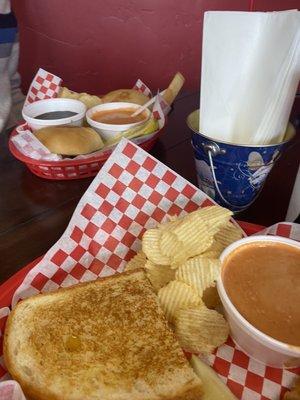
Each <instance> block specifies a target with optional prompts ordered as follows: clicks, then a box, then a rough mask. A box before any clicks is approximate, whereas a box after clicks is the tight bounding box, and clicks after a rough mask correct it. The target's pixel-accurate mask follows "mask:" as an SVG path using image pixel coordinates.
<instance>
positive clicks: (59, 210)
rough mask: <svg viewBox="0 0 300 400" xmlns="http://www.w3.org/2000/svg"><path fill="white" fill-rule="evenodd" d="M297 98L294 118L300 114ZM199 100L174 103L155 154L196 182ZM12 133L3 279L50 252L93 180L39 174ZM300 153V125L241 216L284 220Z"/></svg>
mask: <svg viewBox="0 0 300 400" xmlns="http://www.w3.org/2000/svg"><path fill="white" fill-rule="evenodd" d="M299 100H300V99H297V101H296V103H295V105H294V109H293V112H292V117H291V119H292V120H293V119H294V118H295V116H297V115H298V117H299V115H300V101H299ZM198 104H199V93H185V94H182V95H181V96H180V98H178V99H177V100H176V101H175V103H174V109H173V111H172V112H171V113H170V115H169V119H168V124H167V127H166V130H165V133H164V135H163V136H162V137H161V138H160V139H159V141H158V142H157V143H156V145H155V146H154V148H153V149H152V150H151V154H152V155H153V156H154V157H156V158H158V159H159V160H160V161H162V162H163V163H165V164H166V165H168V166H169V167H170V168H172V169H174V170H175V171H176V172H178V173H179V174H180V175H182V176H183V177H184V178H186V179H187V180H189V181H190V182H192V183H194V184H196V171H195V166H194V157H193V150H192V148H191V145H190V139H191V134H190V131H189V129H188V128H187V126H186V122H185V121H186V118H187V116H188V115H189V114H190V113H191V112H192V111H193V110H195V109H196V108H198ZM8 136H9V132H6V133H2V134H1V135H0V149H1V150H0V188H1V189H0V190H1V195H0V254H1V267H0V283H1V282H3V281H4V280H6V279H7V278H8V277H10V276H11V275H13V274H14V273H15V272H16V271H18V270H19V269H20V268H22V267H23V266H25V265H26V264H28V263H29V262H30V261H33V260H34V259H35V258H36V257H38V256H40V255H42V254H44V253H45V252H46V251H47V250H48V249H49V248H50V247H51V246H52V245H53V244H54V243H55V242H56V241H57V239H59V237H60V236H61V234H62V233H63V231H64V229H65V228H66V227H67V224H68V222H69V220H70V218H71V215H72V213H73V211H74V209H75V207H76V205H77V203H78V201H79V199H80V198H81V196H82V195H83V193H84V192H85V190H86V189H87V187H88V186H89V184H90V183H91V181H92V178H86V179H81V180H73V181H48V180H45V179H41V178H38V177H36V176H35V175H33V174H32V173H31V172H30V171H29V170H28V169H27V167H26V166H25V165H24V164H22V163H21V162H20V161H18V160H16V159H15V158H14V157H13V156H12V155H11V154H10V152H9V150H8V146H7V141H8ZM299 154H300V135H299V128H298V131H297V135H296V138H295V140H294V141H293V145H292V146H291V147H290V148H289V149H288V150H287V151H286V153H285V154H284V155H283V156H282V157H281V159H280V160H279V161H278V163H277V164H276V165H275V167H274V168H273V169H272V171H271V173H270V175H269V177H268V178H267V181H266V184H265V186H264V188H263V190H262V193H261V194H260V196H259V198H258V199H257V200H256V201H255V203H253V204H252V205H251V206H250V207H249V208H248V209H247V210H246V211H243V212H242V213H239V214H238V215H237V217H236V218H237V219H239V220H243V221H247V222H252V223H255V224H260V225H265V226H269V225H272V224H274V223H276V222H279V221H283V220H284V218H285V215H286V211H287V207H288V203H289V198H290V195H291V192H292V188H293V182H294V179H295V177H296V173H297V169H298V165H299Z"/></svg>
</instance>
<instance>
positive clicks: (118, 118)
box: [92, 108, 146, 125]
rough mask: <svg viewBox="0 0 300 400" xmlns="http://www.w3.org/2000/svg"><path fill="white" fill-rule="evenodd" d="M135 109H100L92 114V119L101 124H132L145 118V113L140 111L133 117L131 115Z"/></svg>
mask: <svg viewBox="0 0 300 400" xmlns="http://www.w3.org/2000/svg"><path fill="white" fill-rule="evenodd" d="M135 111H136V109H135V108H119V109H115V110H102V111H97V112H95V114H93V116H92V119H93V120H94V121H97V122H101V123H102V124H112V125H124V124H134V123H136V122H141V121H144V120H145V119H146V115H145V113H143V112H142V113H140V114H138V115H136V116H135V117H132V116H131V115H132V114H133V113H134V112H135Z"/></svg>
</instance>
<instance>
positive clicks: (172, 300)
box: [158, 281, 203, 322]
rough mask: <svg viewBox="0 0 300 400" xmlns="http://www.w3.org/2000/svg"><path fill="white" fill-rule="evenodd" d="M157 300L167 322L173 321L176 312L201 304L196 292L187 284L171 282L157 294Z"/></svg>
mask: <svg viewBox="0 0 300 400" xmlns="http://www.w3.org/2000/svg"><path fill="white" fill-rule="evenodd" d="M158 299H159V302H160V305H161V307H162V309H163V310H164V312H165V316H166V318H167V320H168V321H169V322H172V321H173V320H174V316H175V313H176V311H177V310H179V309H181V308H186V307H189V306H197V305H201V304H203V302H202V300H201V298H200V297H199V296H198V294H197V292H196V291H195V290H194V289H193V288H191V287H190V286H188V285H187V284H185V283H183V282H179V281H171V282H170V283H168V284H167V286H165V287H163V288H161V289H160V290H159V292H158Z"/></svg>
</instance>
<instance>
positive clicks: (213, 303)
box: [202, 286, 222, 311]
mask: <svg viewBox="0 0 300 400" xmlns="http://www.w3.org/2000/svg"><path fill="white" fill-rule="evenodd" d="M202 300H203V302H204V304H205V305H206V307H207V308H210V309H216V308H217V307H218V308H219V307H220V306H221V305H222V303H221V299H220V297H219V294H218V291H217V288H216V286H210V287H208V288H206V289H205V290H204V291H203V294H202ZM218 311H219V310H218Z"/></svg>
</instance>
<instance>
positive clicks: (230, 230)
mask: <svg viewBox="0 0 300 400" xmlns="http://www.w3.org/2000/svg"><path fill="white" fill-rule="evenodd" d="M242 237H243V231H242V229H241V228H239V227H238V226H236V225H233V224H232V223H231V222H228V223H227V224H226V225H225V226H223V227H222V228H221V229H220V230H219V231H218V232H217V233H216V234H215V240H216V241H217V243H220V244H221V245H222V246H223V248H224V249H225V248H226V247H227V246H229V245H230V244H231V243H233V242H236V241H237V240H239V239H241V238H242Z"/></svg>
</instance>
